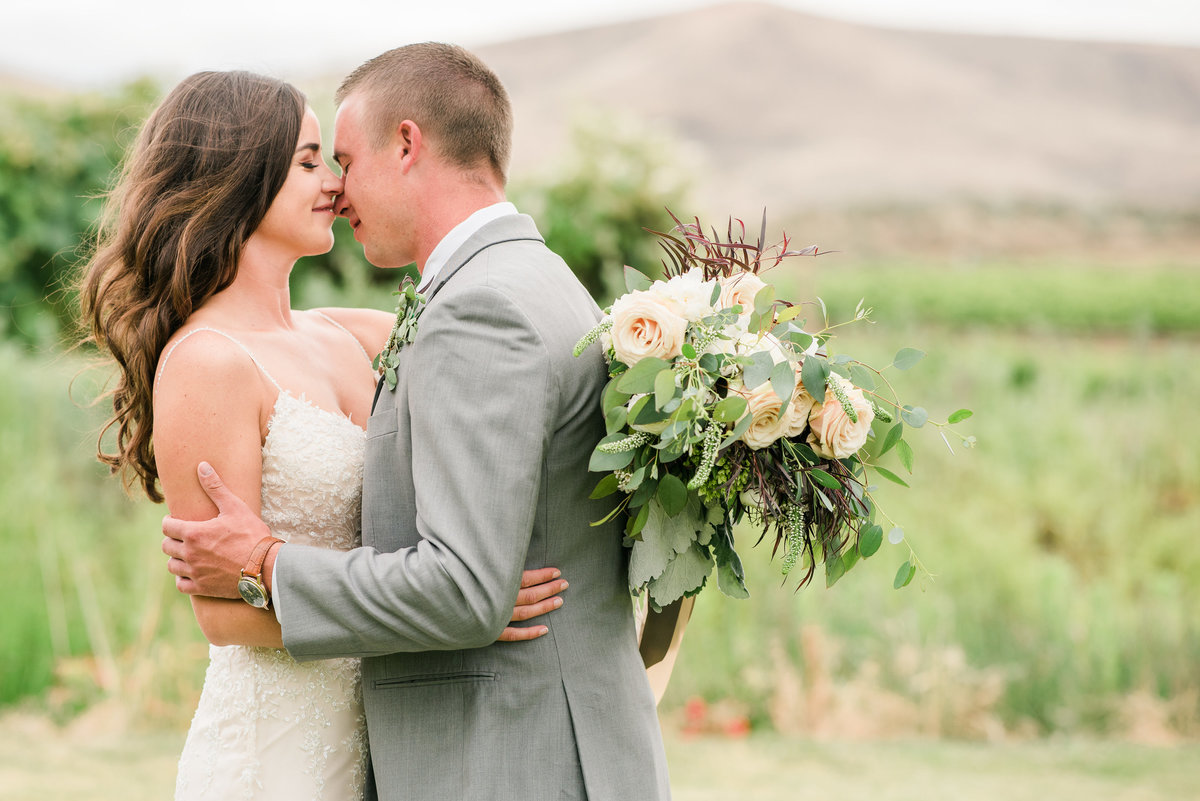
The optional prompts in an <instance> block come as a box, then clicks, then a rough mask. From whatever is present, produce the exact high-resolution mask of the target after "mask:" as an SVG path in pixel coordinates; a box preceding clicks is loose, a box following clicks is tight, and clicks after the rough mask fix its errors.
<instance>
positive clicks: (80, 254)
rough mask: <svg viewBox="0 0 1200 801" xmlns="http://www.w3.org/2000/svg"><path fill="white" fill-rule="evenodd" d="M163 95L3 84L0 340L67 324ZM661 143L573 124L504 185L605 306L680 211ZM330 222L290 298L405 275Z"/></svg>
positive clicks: (678, 181) (318, 299)
mask: <svg viewBox="0 0 1200 801" xmlns="http://www.w3.org/2000/svg"><path fill="white" fill-rule="evenodd" d="M161 94H162V90H161V88H160V87H159V86H157V85H156V84H155V83H153V82H151V81H149V80H143V81H138V82H135V83H132V84H129V85H127V86H125V87H123V88H121V89H119V90H117V91H114V92H110V93H87V94H61V95H49V96H45V95H43V96H35V95H8V96H0V127H2V129H3V130H4V132H5V134H4V137H3V139H2V140H0V338H4V339H9V340H16V341H20V342H23V343H24V344H26V345H45V344H53V343H54V342H55V341H57V340H60V339H62V338H64V337H66V336H69V335H71V334H72V333H73V330H74V329H73V327H72V326H73V321H74V319H75V310H76V305H77V300H76V296H75V293H74V290H73V282H74V279H75V277H76V274H77V270H78V269H79V266H80V264H81V263H82V261H83V260H84V259H85V258H86V257H87V255H88V251H89V248H90V247H91V244H92V236H93V235H94V228H95V224H96V221H97V219H98V218H99V215H100V212H101V208H102V204H103V202H104V200H103V197H104V193H105V191H106V190H107V189H108V188H109V186H110V183H111V181H112V180H114V179H115V175H116V170H117V168H118V166H119V164H120V162H121V159H122V158H123V156H124V154H125V152H126V150H127V148H128V147H130V146H131V145H132V143H133V142H134V140H135V139H136V136H137V130H138V128H139V126H140V125H141V123H142V121H143V120H144V119H145V117H146V116H147V115H148V114H149V112H150V110H151V109H152V108H153V107H154V104H155V103H156V102H157V100H158V99H159V98H160V97H161ZM670 152H671V148H670V146H669V145H668V143H666V142H665V141H664V140H663V139H661V138H658V137H655V136H653V135H650V134H648V133H647V132H646V131H644V130H643V129H641V128H638V127H636V126H632V125H630V124H628V123H621V122H619V121H615V120H614V119H613V118H611V117H605V118H600V117H595V118H593V119H592V120H591V121H583V122H580V123H577V124H576V125H575V127H574V132H573V135H572V139H571V147H570V149H569V152H568V154H567V155H566V156H565V157H564V160H563V163H562V165H561V167H560V168H559V169H556V170H554V171H553V172H551V173H548V174H546V175H544V176H540V177H538V178H535V179H532V180H527V181H525V182H523V183H521V184H519V185H516V186H514V187H513V188H512V192H511V194H512V196H513V198H514V199H515V201H516V203H517V205H518V207H519V208H521V210H522V211H525V212H528V213H530V214H532V215H533V216H534V218H535V219H536V220H537V222H538V226H539V228H540V230H541V231H542V234H543V235H544V236H545V237H546V240H547V242H548V244H549V245H550V247H551V248H552V249H554V250H555V251H556V252H558V253H559V254H560V255H561V256H562V257H563V258H564V259H565V260H566V262H567V263H568V264H569V265H570V266H571V268H572V269H573V270H575V272H576V273H577V274H578V275H579V277H580V279H581V280H582V281H583V283H584V285H585V286H587V288H588V290H589V291H590V292H591V293H592V295H593V296H594V297H596V299H597V300H598V301H599V302H600V303H601V305H607V304H608V303H609V302H610V301H611V300H612V299H613V298H614V297H615V296H616V295H618V294H620V293H621V292H623V291H624V285H623V281H622V278H621V267H622V266H623V265H625V264H631V265H633V266H635V267H637V268H638V269H641V270H642V271H644V272H646V273H647V274H651V275H655V276H657V274H658V265H659V263H660V259H661V253H660V251H659V249H658V246H657V244H656V241H655V239H654V237H652V236H650V235H648V234H647V233H646V232H645V231H644V230H643V229H644V228H655V229H658V230H665V229H666V228H667V227H668V226H669V225H670V219H669V217H668V216H667V213H666V209H667V208H670V209H671V210H672V211H675V212H676V213H685V212H686V210H684V209H683V198H684V191H685V183H684V181H683V179H682V177H681V176H682V171H681V170H679V169H678V168H675V167H673V165H672V164H671V162H670V160H669V158H668V155H667V154H669V153H670ZM335 234H336V239H335V244H334V248H333V250H332V251H331V252H330V253H328V254H326V255H323V256H317V257H311V258H306V259H302V260H301V261H300V262H299V263H298V264H297V266H296V271H295V273H294V274H293V279H292V287H293V293H294V295H295V299H296V301H297V305H300V306H307V305H324V304H344V303H351V304H356V305H359V304H369V305H376V306H378V305H380V302H381V301H380V298H381V296H382V291H381V288H382V287H387V286H395V285H396V284H397V283H398V282H399V281H400V279H401V278H402V277H403V274H402V273H399V272H396V271H392V270H377V269H374V268H372V267H371V266H369V265H368V264H367V263H366V261H365V260H364V259H363V256H362V250H361V248H360V247H359V246H358V244H357V243H356V242H354V241H353V237H352V235H351V233H350V231H349V229H347V228H346V226H345V225H344V224H342V223H340V222H339V223H338V224H337V225H336V226H335ZM406 272H408V273H409V274H415V271H414V269H413V268H412V267H410V268H409V269H408V270H407V271H406Z"/></svg>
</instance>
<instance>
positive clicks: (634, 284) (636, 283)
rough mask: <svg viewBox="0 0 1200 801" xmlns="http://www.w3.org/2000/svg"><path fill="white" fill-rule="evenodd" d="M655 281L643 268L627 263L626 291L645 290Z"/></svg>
mask: <svg viewBox="0 0 1200 801" xmlns="http://www.w3.org/2000/svg"><path fill="white" fill-rule="evenodd" d="M652 283H653V282H652V281H651V280H650V277H649V276H648V275H646V274H645V273H644V272H642V271H641V270H637V269H634V268H633V267H630V266H629V265H628V264H627V265H625V291H626V292H638V291H645V290H647V289H649V288H650V285H651V284H652Z"/></svg>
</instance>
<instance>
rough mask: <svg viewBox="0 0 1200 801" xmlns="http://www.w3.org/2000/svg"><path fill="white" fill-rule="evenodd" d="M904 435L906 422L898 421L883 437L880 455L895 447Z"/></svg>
mask: <svg viewBox="0 0 1200 801" xmlns="http://www.w3.org/2000/svg"><path fill="white" fill-rule="evenodd" d="M903 436H904V424H903V423H896V425H894V426H892V427H891V428H889V429H888V432H887V435H886V436H885V437H884V438H883V445H882V446H881V447H880V448H879V455H880V456H883V455H884V454H885V453H887V452H888V451H890V450H891V449H892V448H893V447H895V445H896V443H897V442H899V441H900V438H901V437H903Z"/></svg>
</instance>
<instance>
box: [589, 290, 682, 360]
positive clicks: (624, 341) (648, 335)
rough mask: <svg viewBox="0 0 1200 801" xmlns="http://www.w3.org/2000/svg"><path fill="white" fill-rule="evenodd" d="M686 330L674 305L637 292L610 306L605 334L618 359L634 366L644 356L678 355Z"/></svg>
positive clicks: (649, 293) (664, 356)
mask: <svg viewBox="0 0 1200 801" xmlns="http://www.w3.org/2000/svg"><path fill="white" fill-rule="evenodd" d="M686 330H687V320H685V319H684V318H683V317H682V316H681V315H680V314H679V311H678V308H677V307H676V306H675V304H673V303H672V302H670V301H669V300H667V299H665V298H663V297H661V296H660V295H657V294H654V293H652V292H640V291H638V292H630V293H629V294H628V295H625V296H623V297H621V298H619V299H618V300H617V301H616V302H615V303H614V304H613V307H612V329H611V330H610V331H609V332H608V335H609V339H610V340H611V342H612V348H613V351H614V352H615V353H616V355H617V358H618V359H620V360H621V361H622V362H624V363H625V364H627V365H629V366H630V367H633V365H635V364H637V363H638V362H640V361H641V360H642V359H644V358H646V357H647V356H655V357H657V358H660V359H672V358H674V357H675V356H678V355H679V349H680V347H682V345H683V335H684V332H685V331H686Z"/></svg>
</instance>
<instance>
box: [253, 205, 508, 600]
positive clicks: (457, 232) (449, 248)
mask: <svg viewBox="0 0 1200 801" xmlns="http://www.w3.org/2000/svg"><path fill="white" fill-rule="evenodd" d="M516 213H517V207H516V206H514V205H513V204H512V203H509V202H508V201H506V200H505V201H501V202H499V203H493V204H492V205H490V206H484V207H483V208H482V209H479V210H478V211H476V212H475V213H474V214H472V215H471V216H470V217H468V218H467V219H465V220H463V221H462V222H460V223H459V224H458V225H456V226H454V227H453V228H451V229H450V232H449V233H447V234H446V235H445V236H444V237H442V241H441V242H438V243H437V247H435V248H434V249H433V252H432V253H430V254H429V258H428V259H426V260H425V269H424V270H422V271H421V282H420V284H419V285H418V286H417V291H418V292H428V291H429V290H430V289H432V288H433V285H434V284H433V279H434V278H435V277H437V274H438V272H440V271H441V269H442V268H443V267H445V266H446V262H448V261H450V257H451V256H453V255H454V251H456V250H458V249H459V248H460V247H462V246H463V243H465V242H466V241H467V240H468V239H470V238H471V235H472V234H474V233H475V232H476V231H478V230H479V229H480V228H482V227H483V226H485V225H487V224H488V223H490V222H491V221H492V220H496V219H499V218H501V217H506V216H508V215H509V214H516ZM278 556H279V555H278V554H276V558H278ZM276 564H278V562H276ZM276 586H277V585H276V584H275V565H274V564H273V565H272V566H271V589H272V590H274V588H275V587H276ZM271 594H272V596H273V597H272V598H271V606H272V608H274V610H275V619H276V620H279V621H280V622H282V620H283V619H282V618H281V617H280V616H279V599H278V598H277V597H274V596H275V593H274V592H272V593H271Z"/></svg>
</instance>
